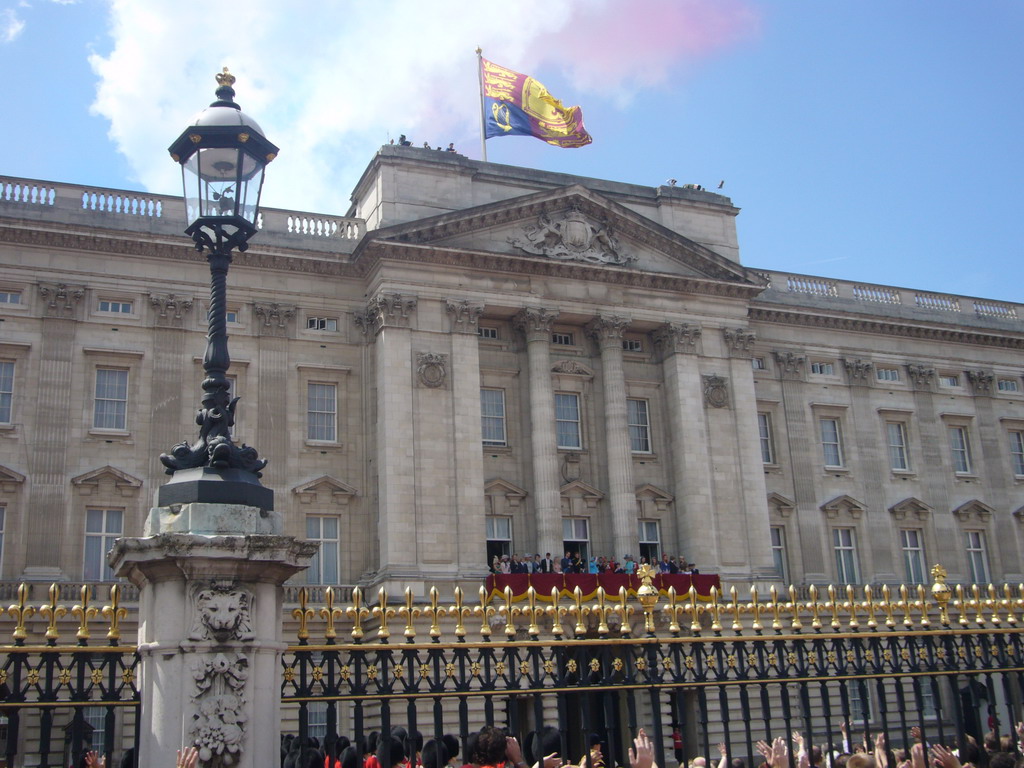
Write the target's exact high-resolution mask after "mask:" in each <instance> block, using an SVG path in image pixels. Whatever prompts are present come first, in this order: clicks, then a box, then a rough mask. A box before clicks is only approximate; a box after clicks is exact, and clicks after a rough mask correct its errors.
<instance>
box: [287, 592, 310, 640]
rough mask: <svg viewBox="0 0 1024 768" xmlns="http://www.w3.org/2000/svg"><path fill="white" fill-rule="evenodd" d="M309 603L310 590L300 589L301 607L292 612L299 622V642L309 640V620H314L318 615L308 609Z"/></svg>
mask: <svg viewBox="0 0 1024 768" xmlns="http://www.w3.org/2000/svg"><path fill="white" fill-rule="evenodd" d="M308 601H309V590H307V589H306V588H305V587H300V588H299V607H298V608H295V609H293V610H292V618H295V619H298V620H299V634H298V637H299V640H308V639H309V623H308V622H309V620H310V619H312V618H313V617H314V616H315V615H316V613H315V612H314V611H313V609H312V608H307V607H306V604H307V602H308Z"/></svg>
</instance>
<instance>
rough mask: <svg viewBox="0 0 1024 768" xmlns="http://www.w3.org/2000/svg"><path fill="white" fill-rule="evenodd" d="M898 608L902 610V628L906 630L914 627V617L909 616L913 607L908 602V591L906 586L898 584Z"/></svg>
mask: <svg viewBox="0 0 1024 768" xmlns="http://www.w3.org/2000/svg"><path fill="white" fill-rule="evenodd" d="M899 606H900V608H901V609H902V610H903V626H904V627H908V628H909V627H912V626H914V617H913V616H912V615H911V609H912V608H913V605H912V603H911V602H910V590H909V589H907V585H906V584H900V602H899Z"/></svg>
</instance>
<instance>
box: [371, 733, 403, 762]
mask: <svg viewBox="0 0 1024 768" xmlns="http://www.w3.org/2000/svg"><path fill="white" fill-rule="evenodd" d="M401 730H402V731H403V732H404V731H405V729H404V728H402V729H401ZM405 757H406V752H405V742H403V741H402V740H401V739H399V738H397V737H396V736H391V737H389V738H382V739H381V740H380V744H378V745H377V759H378V760H379V761H380V763H381V765H398V764H399V763H401V762H404V761H405Z"/></svg>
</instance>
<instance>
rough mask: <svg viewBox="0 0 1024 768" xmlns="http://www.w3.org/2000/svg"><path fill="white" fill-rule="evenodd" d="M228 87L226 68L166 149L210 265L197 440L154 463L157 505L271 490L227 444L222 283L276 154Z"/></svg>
mask: <svg viewBox="0 0 1024 768" xmlns="http://www.w3.org/2000/svg"><path fill="white" fill-rule="evenodd" d="M234 82H235V78H234V76H232V75H231V74H230V73H229V72H228V69H227V67H225V68H224V71H223V73H221V74H219V75H217V84H218V86H219V87H218V88H217V92H216V93H217V101H215V102H213V103H212V104H210V106H209V107H208V108H206V109H204V110H203V111H202V112H200V113H199V115H198V116H197V117H196V119H195V121H194V123H193V124H192V125H190V126H189V127H188V128H186V129H185V131H184V132H183V133H182V134H181V136H179V137H178V139H177V140H176V141H175V142H174V143H173V144H172V145H171V146H170V148H169V151H170V153H171V157H172V158H174V161H175V162H177V163H180V164H181V176H182V183H183V186H184V191H185V211H186V215H187V218H188V228H187V229H186V230H185V233H186V234H187V235H190V236H191V237H192V239H193V240H194V241H195V244H196V250H198V251H203V250H204V249H205V250H206V251H207V254H206V259H207V261H208V262H209V264H210V311H209V314H208V321H209V331H208V333H207V336H206V354H205V355H204V356H203V370H204V371H205V372H206V378H205V379H204V380H203V385H202V386H203V399H202V403H203V404H202V408H200V409H199V412H198V414H197V415H196V423H197V424H198V425H199V427H200V429H199V438H198V440H196V441H195V442H193V443H188V442H187V441H186V442H182V443H179V444H178V445H176V446H174V448H173V449H171V452H170V453H169V454H166V453H165V454H162V455H161V456H160V461H162V462H163V464H164V466H165V467H166V468H167V470H166V471H167V474H169V475H172V476H173V477H172V478H171V480H169V481H168V482H167V484H166V485H163V486H161V488H160V490H159V493H158V494H157V503H158V505H159V506H169V505H171V504H190V503H193V502H208V503H214V504H245V505H247V506H254V507H259V508H260V509H263V510H269V509H273V507H274V492H273V491H272V490H271V489H269V488H264V487H263V485H261V484H260V481H259V477H260V471H261V470H262V469H263V468H264V467H265V466H266V464H267V462H266V460H265V459H260V458H259V454H258V453H257V452H256V449H255V448H251V447H249V446H247V445H244V444H243V445H242V446H240V447H239V446H237V445H235V444H234V443H233V442H232V440H231V427H232V426H233V425H234V414H235V405H236V403H237V401H238V398H237V397H236V398H234V399H231V398H230V397H229V393H228V390H229V388H230V383H229V381H228V378H227V371H228V368H229V366H230V365H231V358H230V356H229V355H228V335H227V277H228V266H229V265H230V264H231V251H232V250H233V249H235V248H237V249H238V250H239V251H244V250H245V249H246V248H248V241H249V238H250V237H252V235H254V234H255V233H256V228H257V220H258V217H259V203H260V192H261V191H262V188H263V171H264V169H265V168H266V167H267V163H269V162H270V161H271V160H273V159H274V158H275V157H276V156H277V151H278V149H277V147H275V146H274V145H273V144H271V143H270V142H269V141H267V139H266V137H264V135H263V131H262V130H261V129H260V127H259V125H257V124H256V121H255V120H253V119H252V118H251V117H249V116H248V115H246V114H245V113H244V112H242V111H241V109H240V108H239V106H238V105H237V104H235V102H234V96H235V91H234V89H233V88H232V87H231V86H232V85H233V84H234Z"/></svg>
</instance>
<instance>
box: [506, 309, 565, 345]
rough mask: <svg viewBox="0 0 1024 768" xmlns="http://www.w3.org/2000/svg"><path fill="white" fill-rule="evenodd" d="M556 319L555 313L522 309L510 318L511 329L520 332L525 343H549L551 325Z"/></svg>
mask: <svg viewBox="0 0 1024 768" xmlns="http://www.w3.org/2000/svg"><path fill="white" fill-rule="evenodd" d="M556 317H558V312H557V311H552V310H548V309H540V308H537V307H523V308H522V309H521V310H519V312H518V313H516V316H515V317H513V318H512V327H513V328H515V329H516V330H518V331H522V333H523V335H525V336H526V340H527V341H539V340H544V341H551V324H552V323H553V322H554V321H555V318H556Z"/></svg>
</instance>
